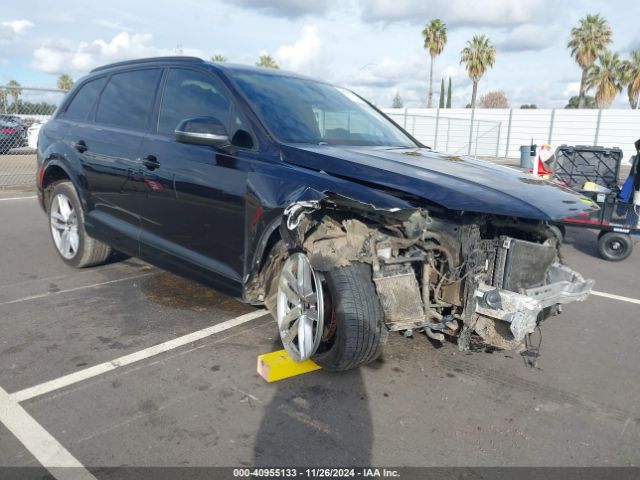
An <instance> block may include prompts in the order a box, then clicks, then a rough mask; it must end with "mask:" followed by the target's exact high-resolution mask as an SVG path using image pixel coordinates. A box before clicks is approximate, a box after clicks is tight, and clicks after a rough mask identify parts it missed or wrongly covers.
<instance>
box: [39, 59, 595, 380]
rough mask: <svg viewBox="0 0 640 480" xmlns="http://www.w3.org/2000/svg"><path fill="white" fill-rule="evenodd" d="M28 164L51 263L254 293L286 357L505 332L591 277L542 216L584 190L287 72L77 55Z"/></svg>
mask: <svg viewBox="0 0 640 480" xmlns="http://www.w3.org/2000/svg"><path fill="white" fill-rule="evenodd" d="M38 167H39V169H38V179H37V182H38V192H39V198H40V202H41V204H42V206H43V208H44V210H45V211H46V212H47V214H48V217H49V223H50V229H51V235H52V238H53V243H54V245H55V247H56V250H57V251H58V253H59V255H60V256H61V258H62V259H63V260H64V262H66V263H67V264H69V265H71V266H74V267H87V266H91V265H97V264H99V263H101V262H104V261H105V260H106V259H107V257H108V256H109V254H110V251H111V249H116V250H118V251H121V252H124V253H126V254H129V255H132V256H136V257H140V258H142V259H144V260H146V261H148V262H150V263H152V264H154V265H157V266H159V267H161V268H164V269H166V270H169V271H172V272H176V273H178V274H181V275H184V276H186V277H189V278H191V279H194V280H196V281H199V282H201V283H204V284H206V285H208V286H211V287H212V288H215V289H218V290H221V291H223V292H226V293H228V294H230V295H233V296H236V297H237V298H239V299H241V300H242V301H243V302H246V303H250V304H254V305H266V307H267V308H268V309H269V310H270V312H271V313H272V314H273V316H274V317H275V318H276V320H277V324H278V328H279V331H280V335H281V338H282V343H283V345H284V347H285V348H286V350H287V351H288V352H289V354H290V355H291V356H292V357H293V358H294V359H296V360H304V359H307V358H313V360H314V361H316V362H317V363H318V364H320V365H321V366H323V367H324V368H326V369H329V370H345V369H349V368H354V367H357V366H359V365H362V364H365V363H367V362H371V361H372V360H374V359H376V358H377V357H378V356H379V355H380V353H381V351H382V348H383V345H384V344H385V341H386V339H387V335H388V332H389V331H404V332H407V333H411V332H421V333H422V332H423V333H424V334H426V335H427V336H429V337H430V338H431V339H434V340H435V341H442V340H444V338H445V337H446V336H448V337H451V338H452V339H453V338H455V339H457V342H458V345H459V348H460V349H463V350H464V349H468V348H469V345H470V341H471V338H472V335H474V337H473V338H479V339H481V341H483V342H484V343H486V344H489V345H493V346H496V347H500V348H505V349H518V348H521V346H522V344H523V343H524V341H525V339H526V338H527V336H528V335H530V334H531V333H532V332H534V330H535V329H536V328H537V327H538V326H539V325H540V324H541V323H542V322H543V321H544V320H545V319H546V318H548V317H551V316H554V315H557V314H558V313H560V310H561V306H562V305H563V304H566V303H570V302H574V301H579V300H584V299H585V298H586V297H587V295H588V294H589V292H590V290H591V287H592V283H593V282H592V281H591V280H586V279H584V278H583V277H582V276H581V275H580V274H579V273H577V272H575V271H573V270H572V269H571V268H569V267H568V266H566V265H564V264H563V262H562V260H561V255H560V253H559V245H558V241H557V238H556V235H555V234H554V230H553V228H551V227H550V226H549V222H553V221H554V220H557V219H561V218H563V217H565V216H576V215H579V214H580V213H581V212H584V211H588V210H590V209H593V208H594V206H593V204H592V203H591V202H589V201H588V200H586V199H584V198H582V197H580V196H578V195H577V194H575V193H572V192H570V191H568V190H566V189H564V188H562V187H561V186H559V185H556V184H553V183H550V182H547V181H545V180H541V179H538V178H536V177H533V176H530V175H527V174H523V173H521V172H519V171H516V170H514V169H510V168H506V167H501V166H497V165H494V164H491V163H488V162H485V161H479V160H475V159H473V158H469V157H459V156H451V155H447V154H443V153H437V152H434V151H432V150H431V149H430V148H428V147H426V146H424V145H422V144H421V143H420V142H418V141H417V140H416V139H414V138H412V137H411V135H409V134H408V133H407V132H405V131H404V130H403V129H402V128H400V127H399V126H398V125H397V124H395V123H394V122H393V121H391V120H390V119H389V118H388V117H386V116H385V115H384V114H383V113H381V112H380V111H379V110H378V109H376V108H375V107H374V106H372V105H371V104H370V103H368V102H367V101H365V100H363V99H362V98H361V97H359V96H358V95H356V94H354V93H353V92H351V91H349V90H346V89H343V88H339V87H335V86H332V85H330V84H327V83H324V82H320V81H316V80H313V79H309V78H306V77H303V76H299V75H296V74H292V73H285V72H282V71H277V70H270V69H258V68H252V67H247V66H237V65H228V64H212V63H207V62H204V61H202V60H200V59H196V58H189V57H178V58H156V59H144V60H137V61H129V62H123V63H119V64H113V65H108V66H105V67H101V68H98V69H95V70H93V71H92V72H91V74H89V75H88V76H87V77H85V78H84V79H82V80H81V81H79V82H78V83H77V85H76V86H75V87H74V88H73V90H72V91H71V92H70V93H69V95H68V96H67V98H66V99H65V101H64V102H63V104H62V105H61V106H60V108H59V109H58V110H57V112H56V113H55V115H54V117H53V118H52V120H51V121H49V122H47V123H46V124H45V125H44V126H43V128H42V131H41V133H40V138H39V143H38ZM476 335H477V337H476Z"/></svg>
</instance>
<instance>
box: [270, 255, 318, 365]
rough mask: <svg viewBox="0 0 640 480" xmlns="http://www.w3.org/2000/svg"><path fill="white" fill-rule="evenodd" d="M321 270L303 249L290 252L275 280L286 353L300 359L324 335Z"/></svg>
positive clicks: (310, 351)
mask: <svg viewBox="0 0 640 480" xmlns="http://www.w3.org/2000/svg"><path fill="white" fill-rule="evenodd" d="M321 280H322V279H321V276H320V273H317V272H315V271H314V270H313V267H312V266H311V264H310V263H309V259H308V258H307V256H306V255H305V254H303V253H294V254H293V255H291V256H290V257H289V258H288V259H287V261H286V262H285V264H284V267H283V268H282V273H281V274H280V280H279V282H278V296H277V320H278V330H279V331H280V338H281V339H282V344H283V346H284V348H285V350H286V351H287V353H288V354H289V355H290V356H291V358H293V359H294V360H296V361H298V362H301V361H304V360H307V359H308V358H311V356H312V355H313V354H314V353H315V352H316V350H317V349H318V346H319V345H320V341H321V340H322V335H323V325H324V317H323V315H324V299H323V294H322V284H321Z"/></svg>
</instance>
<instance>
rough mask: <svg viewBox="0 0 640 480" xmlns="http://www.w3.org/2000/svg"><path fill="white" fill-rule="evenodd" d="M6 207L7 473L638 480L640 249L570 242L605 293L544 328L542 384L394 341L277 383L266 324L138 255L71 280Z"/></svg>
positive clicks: (35, 230) (447, 349) (497, 365)
mask: <svg viewBox="0 0 640 480" xmlns="http://www.w3.org/2000/svg"><path fill="white" fill-rule="evenodd" d="M14 196H16V195H11V194H10V193H6V192H5V193H4V194H2V195H0V226H1V227H0V246H1V253H0V365H1V366H2V368H0V407H2V408H0V466H34V467H38V466H39V465H40V464H41V463H42V461H43V458H48V459H49V460H48V461H49V462H50V463H53V464H54V466H55V465H67V464H69V462H71V463H72V464H73V465H76V466H77V467H79V468H81V469H82V468H86V469H87V472H89V474H94V475H96V476H98V478H100V475H99V474H98V473H96V470H95V468H96V467H115V466H123V465H126V466H249V465H274V466H287V465H332V466H337V465H351V466H371V465H395V466H399V465H403V466H634V465H635V466H637V465H638V464H640V402H639V401H638V398H640V383H639V382H638V381H637V380H638V378H640V356H639V355H638V345H639V344H640V314H639V312H640V300H638V299H640V293H639V290H638V285H637V273H638V271H640V253H639V249H640V245H636V252H635V253H634V254H633V255H632V257H631V258H629V259H628V260H627V261H625V262H622V263H609V262H606V261H604V260H601V259H599V258H597V251H596V248H595V246H596V234H595V233H593V232H590V231H587V230H578V229H569V230H568V232H567V239H566V245H565V247H564V255H565V258H566V261H567V263H568V264H569V265H570V266H572V267H573V268H575V269H577V270H578V271H580V272H582V273H583V274H585V276H589V277H591V278H594V279H595V280H596V285H595V289H596V290H597V291H598V292H602V293H603V294H605V296H591V297H590V298H589V299H588V300H587V301H585V302H583V303H579V304H572V305H569V306H567V307H566V308H565V312H564V313H563V314H562V316H560V317H556V318H552V319H550V320H548V321H547V322H546V323H545V324H544V326H543V329H542V332H543V338H542V345H541V357H540V358H539V360H538V364H537V367H536V368H531V367H527V366H525V362H524V360H523V358H521V357H520V356H519V355H518V354H515V353H513V352H504V351H478V352H473V353H460V352H458V350H457V347H456V346H455V345H454V344H452V343H445V344H444V345H443V346H442V347H440V348H436V347H434V345H433V344H432V343H430V342H429V341H428V340H427V339H426V337H425V336H423V335H415V336H414V337H413V338H404V337H403V336H401V335H392V336H391V337H390V339H389V344H388V346H387V348H386V350H385V353H384V356H383V358H382V359H381V360H380V361H377V362H375V363H374V364H372V365H370V366H367V367H364V368H361V369H359V370H354V371H349V372H345V373H328V372H324V371H317V372H313V373H309V374H305V375H302V376H299V377H296V378H292V379H288V380H285V381H282V382H278V383H275V384H267V383H266V382H265V381H264V380H263V379H262V378H260V377H259V376H258V375H257V373H256V357H257V356H258V355H259V354H261V353H266V352H269V351H272V350H274V349H277V348H279V346H278V342H277V340H276V335H277V331H276V328H275V322H274V320H273V319H272V318H271V317H270V316H269V315H267V314H266V313H265V312H264V311H262V310H258V309H255V308H252V307H248V306H246V305H243V304H241V303H239V302H237V301H236V300H234V299H230V298H228V297H224V296H222V295H220V294H218V293H216V292H214V291H212V290H208V289H205V288H203V287H200V286H198V285H196V284H193V283H191V282H189V281H186V280H183V279H181V278H178V277H175V276H173V275H171V274H168V273H166V272H162V271H160V270H158V269H156V268H154V267H151V266H149V265H147V264H145V263H144V262H141V261H140V260H137V259H134V258H123V257H114V258H113V259H111V261H110V262H109V263H108V264H106V265H104V266H101V267H97V268H92V269H86V270H81V271H78V270H73V269H70V268H68V267H66V266H65V265H64V264H63V263H62V261H61V260H59V258H58V257H57V254H56V252H55V251H54V247H53V245H52V242H51V240H50V236H49V232H48V227H47V221H46V217H45V215H44V214H43V212H42V211H41V210H40V209H39V207H38V205H37V202H36V200H35V199H34V198H33V197H32V196H30V195H28V194H27V196H28V197H29V198H23V199H13V200H9V199H7V198H10V197H14ZM636 243H637V242H636ZM607 294H611V295H617V296H620V297H624V298H622V299H616V298H611V297H608V296H606V295H607ZM238 318H240V320H237V319H238ZM189 334H193V335H192V336H191V337H185V335H189ZM185 338H186V340H181V339H185ZM192 340H193V341H192ZM157 345H160V346H161V347H154V346H157ZM12 409H13V410H12ZM2 412H4V413H2ZM7 412H15V414H14V415H13V416H12V417H11V418H9V417H8V415H9V414H8V413H7ZM3 415H4V416H3ZM16 415H17V417H16ZM16 418H19V419H23V420H20V421H17V420H16ZM43 439H45V440H46V441H44V440H43ZM47 455H49V457H46V456H47ZM74 461H75V462H77V464H76V463H74ZM65 462H66V463H65ZM91 472H92V473H91Z"/></svg>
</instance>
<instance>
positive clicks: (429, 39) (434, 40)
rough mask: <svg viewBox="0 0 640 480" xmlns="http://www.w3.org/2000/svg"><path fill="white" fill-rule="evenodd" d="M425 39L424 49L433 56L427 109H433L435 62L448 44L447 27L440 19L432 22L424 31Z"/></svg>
mask: <svg viewBox="0 0 640 480" xmlns="http://www.w3.org/2000/svg"><path fill="white" fill-rule="evenodd" d="M422 36H423V37H424V48H425V50H429V56H431V66H430V67H429V101H428V102H427V108H431V105H432V99H433V62H434V60H435V58H436V57H437V56H438V55H440V54H441V53H442V50H444V46H445V45H446V44H447V26H446V25H445V24H444V23H442V21H440V19H439V18H436V19H434V20H431V22H429V23H428V24H427V26H426V27H424V30H422Z"/></svg>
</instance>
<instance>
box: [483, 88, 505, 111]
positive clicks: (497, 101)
mask: <svg viewBox="0 0 640 480" xmlns="http://www.w3.org/2000/svg"><path fill="white" fill-rule="evenodd" d="M480 108H509V99H507V95H506V94H505V93H504V92H503V91H502V90H494V91H491V92H487V93H486V94H484V95H482V96H481V97H480Z"/></svg>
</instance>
